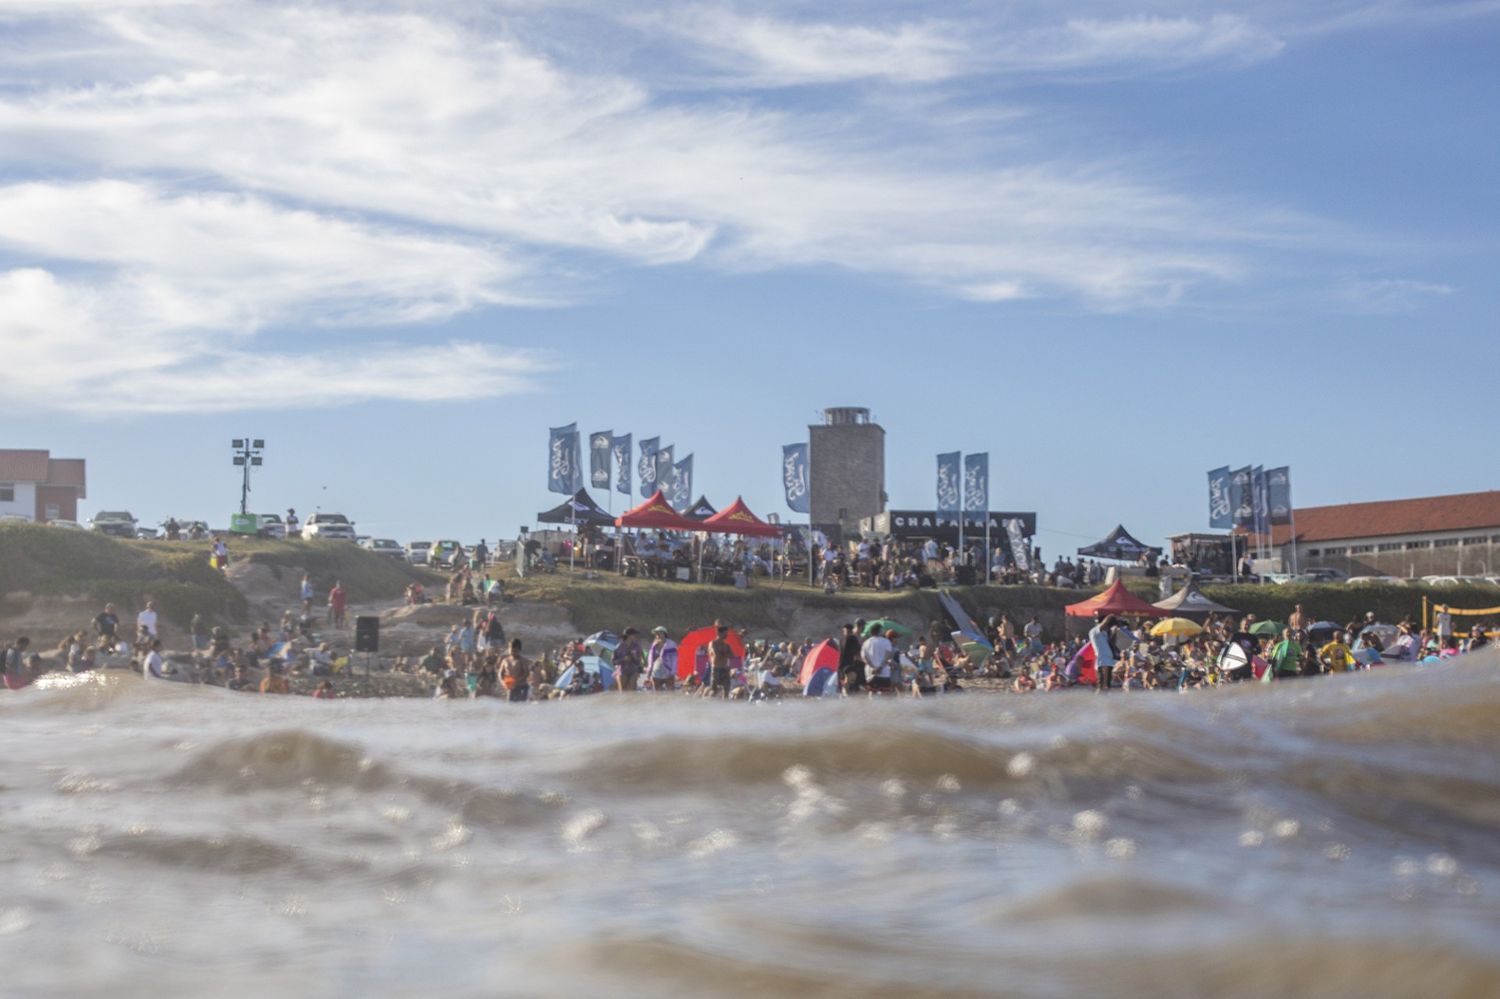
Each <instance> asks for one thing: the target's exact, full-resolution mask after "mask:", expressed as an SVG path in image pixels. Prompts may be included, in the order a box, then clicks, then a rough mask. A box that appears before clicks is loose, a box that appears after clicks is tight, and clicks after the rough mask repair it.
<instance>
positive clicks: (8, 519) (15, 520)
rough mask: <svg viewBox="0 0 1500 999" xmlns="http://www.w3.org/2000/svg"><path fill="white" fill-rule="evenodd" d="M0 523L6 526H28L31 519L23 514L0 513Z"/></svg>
mask: <svg viewBox="0 0 1500 999" xmlns="http://www.w3.org/2000/svg"><path fill="white" fill-rule="evenodd" d="M0 522H3V523H7V524H29V523H31V518H30V517H28V516H26V515H25V514H24V513H0Z"/></svg>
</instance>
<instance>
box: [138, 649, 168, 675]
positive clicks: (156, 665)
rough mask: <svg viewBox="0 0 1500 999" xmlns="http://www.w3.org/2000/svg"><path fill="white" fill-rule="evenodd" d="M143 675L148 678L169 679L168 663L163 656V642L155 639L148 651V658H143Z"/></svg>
mask: <svg viewBox="0 0 1500 999" xmlns="http://www.w3.org/2000/svg"><path fill="white" fill-rule="evenodd" d="M141 677H142V678H144V679H146V680H165V679H167V664H166V661H165V660H164V659H162V657H161V642H160V641H159V640H157V641H153V642H152V643H151V645H150V646H149V651H147V653H146V658H145V659H143V660H141Z"/></svg>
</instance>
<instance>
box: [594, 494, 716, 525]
mask: <svg viewBox="0 0 1500 999" xmlns="http://www.w3.org/2000/svg"><path fill="white" fill-rule="evenodd" d="M615 526H616V527H644V528H646V529H648V530H657V531H701V530H703V525H702V524H700V523H699V522H698V521H696V520H688V519H687V518H686V517H684V516H683V515H682V514H680V513H678V512H677V511H676V510H674V509H672V504H670V503H668V502H667V498H666V497H665V496H663V495H662V494H661V490H660V489H658V490H657V491H656V492H654V493H652V494H651V498H650V499H648V500H647V501H646V502H644V503H642V504H641V505H640V506H634V507H631V508H630V509H629V510H626V511H625V512H624V513H622V514H620V515H619V516H618V517H616V518H615Z"/></svg>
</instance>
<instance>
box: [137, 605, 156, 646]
mask: <svg viewBox="0 0 1500 999" xmlns="http://www.w3.org/2000/svg"><path fill="white" fill-rule="evenodd" d="M135 629H136V631H137V632H138V633H139V634H140V636H141V637H142V638H143V639H145V640H147V641H148V642H149V641H150V640H151V639H154V638H156V637H157V634H156V601H154V600H147V601H146V609H145V610H143V611H141V612H140V613H139V614H137V615H136V616H135Z"/></svg>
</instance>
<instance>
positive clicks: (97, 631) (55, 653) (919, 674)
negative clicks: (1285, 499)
mask: <svg viewBox="0 0 1500 999" xmlns="http://www.w3.org/2000/svg"><path fill="white" fill-rule="evenodd" d="M930 554H933V551H932V549H931V548H929V547H927V546H922V547H919V548H916V549H915V550H912V549H909V548H906V547H904V546H897V547H896V548H894V549H892V548H890V547H887V546H873V545H872V546H870V547H869V548H868V549H865V548H863V547H857V548H854V549H851V551H850V555H851V556H852V558H851V560H850V562H851V564H852V566H853V569H854V572H855V573H856V575H857V581H858V582H860V583H863V584H865V585H870V584H871V581H873V580H878V579H879V578H880V577H881V575H882V573H885V572H888V571H891V570H892V569H893V568H894V567H896V566H901V567H902V570H901V571H903V572H906V571H910V570H911V568H912V563H915V564H916V565H917V566H920V567H921V568H922V569H923V570H925V571H931V567H932V565H933V561H934V560H932V559H929V558H928V557H927V556H928V555H930ZM954 554H955V553H953V552H952V551H947V552H944V551H943V550H942V549H941V548H939V549H938V550H937V552H936V560H937V561H943V560H946V559H951V558H953V557H954ZM825 565H826V566H827V568H826V570H825V571H826V572H834V573H837V572H847V571H849V567H848V566H842V567H841V566H840V559H839V558H837V557H835V558H833V559H829V560H827V561H826V563H825ZM1070 567H1071V568H1072V569H1073V570H1074V571H1079V572H1082V573H1084V574H1085V576H1086V575H1087V573H1088V572H1090V571H1092V566H1091V565H1090V564H1088V563H1080V564H1078V565H1076V566H1071V564H1070V565H1069V566H1064V567H1063V570H1060V571H1066V570H1067V569H1068V568H1070ZM1049 575H1050V573H1049ZM490 582H492V581H491V580H490V579H489V577H488V576H484V577H482V580H481V585H480V587H479V588H478V589H480V590H482V591H483V592H484V593H485V599H483V600H481V599H480V598H479V596H478V593H477V592H475V590H476V588H475V586H474V580H473V578H472V570H470V569H469V568H468V567H467V566H465V565H459V566H457V567H456V568H455V569H454V571H453V575H452V577H451V578H450V581H449V585H448V588H447V594H446V596H447V599H448V601H449V603H451V604H454V605H459V606H464V607H467V608H469V609H468V611H467V612H466V616H465V617H464V618H463V619H462V620H461V621H460V622H458V623H456V624H453V625H452V627H451V628H450V629H449V631H448V633H447V635H446V636H444V638H443V639H442V640H441V641H440V642H437V643H435V644H434V645H433V646H432V647H431V648H430V649H429V650H428V651H427V652H426V653H425V654H423V655H420V656H411V657H398V658H396V659H395V660H394V661H393V662H391V663H388V664H386V666H385V667H383V668H386V669H390V670H393V671H394V672H396V673H404V674H408V675H410V676H415V677H420V678H426V679H427V681H428V682H430V683H431V684H432V690H433V694H434V696H435V697H438V698H442V699H452V698H460V697H470V698H482V697H499V698H505V699H508V700H511V701H526V700H540V699H559V698H564V697H577V696H585V695H589V694H595V693H604V692H606V691H617V692H621V693H631V692H637V691H646V692H651V693H656V694H665V693H670V692H681V693H684V694H687V695H689V696H703V697H715V696H718V697H724V698H729V699H748V700H761V699H766V698H772V697H781V696H786V695H788V694H797V695H802V694H805V693H816V694H817V695H818V696H833V695H842V696H856V695H858V696H864V695H869V696H887V695H897V694H910V695H912V696H917V697H925V696H930V695H934V694H939V693H953V692H958V691H961V690H963V689H965V687H964V685H965V683H966V682H969V681H974V680H983V681H989V683H988V685H989V686H998V687H1000V688H1001V689H1006V690H1010V691H1012V692H1014V693H1018V694H1027V693H1031V692H1034V691H1053V690H1062V689H1069V688H1076V687H1080V686H1092V687H1094V688H1095V689H1098V690H1101V691H1102V690H1108V689H1110V688H1120V689H1122V690H1127V691H1134V690H1160V689H1174V690H1192V689H1197V688H1211V687H1216V686H1219V685H1223V684H1232V683H1237V682H1241V681H1245V680H1252V679H1259V680H1263V681H1274V680H1288V679H1293V678H1305V677H1313V676H1320V675H1326V674H1329V673H1341V672H1347V671H1352V670H1360V669H1370V668H1373V667H1377V666H1380V665H1383V664H1385V663H1387V662H1393V661H1394V662H1409V663H1421V662H1429V661H1440V660H1441V659H1443V658H1447V657H1451V656H1454V655H1457V654H1461V653H1464V652H1470V651H1474V650H1476V649H1479V648H1483V647H1485V646H1486V645H1488V644H1489V642H1490V637H1489V636H1490V633H1491V628H1490V627H1489V626H1488V625H1487V624H1485V623H1482V622H1481V623H1478V624H1476V625H1475V626H1474V627H1472V628H1471V629H1470V630H1469V632H1468V634H1467V635H1461V634H1460V632H1459V631H1458V630H1457V629H1456V628H1455V626H1454V620H1453V615H1452V613H1451V612H1450V611H1449V609H1448V608H1446V607H1443V606H1441V605H1440V606H1439V607H1438V608H1437V613H1436V615H1435V617H1434V620H1433V622H1432V626H1431V628H1430V629H1424V628H1422V627H1419V626H1418V625H1417V624H1416V623H1415V622H1413V621H1410V620H1404V621H1400V622H1398V623H1396V624H1394V625H1392V624H1386V623H1382V622H1380V621H1377V620H1376V618H1375V614H1374V613H1373V612H1368V613H1366V614H1365V615H1364V617H1363V618H1361V619H1358V620H1352V621H1349V622H1347V623H1346V624H1345V625H1343V626H1337V625H1332V624H1330V623H1328V622H1315V620H1314V619H1313V618H1312V617H1311V616H1310V615H1308V614H1307V613H1306V612H1305V611H1304V609H1303V607H1302V605H1300V604H1298V605H1297V606H1296V607H1295V608H1294V610H1293V611H1292V613H1291V614H1290V615H1289V617H1288V620H1287V621H1286V623H1285V625H1284V626H1281V625H1276V624H1274V623H1273V622H1261V621H1257V619H1256V616H1255V615H1254V614H1246V615H1243V616H1240V617H1235V616H1229V615H1217V616H1215V615H1210V616H1209V617H1208V618H1207V620H1206V621H1205V622H1204V623H1203V626H1202V629H1201V631H1199V632H1197V633H1195V634H1191V635H1182V634H1179V633H1170V632H1168V633H1161V634H1154V633H1153V630H1152V628H1151V622H1150V621H1144V622H1138V623H1137V622H1131V621H1129V620H1126V619H1124V618H1120V617H1114V616H1100V617H1098V618H1097V619H1096V620H1095V621H1094V622H1093V626H1092V627H1091V628H1090V629H1088V631H1087V633H1086V634H1077V635H1073V636H1071V637H1069V636H1065V635H1051V636H1049V635H1047V634H1046V633H1045V629H1044V627H1043V625H1042V623H1041V621H1040V619H1039V618H1038V617H1037V616H1032V617H1031V618H1030V619H1029V620H1027V621H1026V622H1025V623H1024V624H1018V623H1017V622H1015V621H1012V620H1011V618H1010V617H1009V616H1008V615H1004V614H999V615H996V616H993V617H991V618H989V619H988V622H987V624H986V626H985V627H984V628H982V629H981V631H982V632H983V635H982V638H983V640H982V641H974V640H972V638H971V640H961V639H960V637H959V636H960V633H959V632H956V631H953V630H952V629H951V628H950V627H949V626H948V625H947V624H945V623H942V622H938V621H933V622H930V623H929V625H928V626H927V627H926V628H925V629H924V630H922V631H919V632H913V631H910V630H908V629H906V628H904V627H902V626H900V625H896V624H894V623H892V622H873V623H868V624H867V623H866V622H865V621H864V620H858V621H854V622H852V623H849V624H845V625H844V626H843V627H842V629H841V631H840V633H839V634H835V635H829V636H825V637H826V639H827V640H828V641H829V642H831V643H832V644H833V646H834V647H835V648H837V649H838V664H837V668H836V670H835V671H834V672H833V675H832V677H831V678H829V679H828V680H827V681H826V682H824V683H822V684H819V685H818V687H817V689H816V690H815V691H813V690H810V689H806V688H804V685H803V683H802V682H801V674H802V672H803V671H802V665H803V663H804V661H805V660H806V659H807V657H808V656H809V655H810V654H812V653H813V652H814V650H816V649H817V648H818V646H820V645H821V644H822V640H820V639H816V638H812V637H809V638H806V639H803V640H802V641H801V642H777V641H771V640H765V639H753V638H752V637H751V636H750V635H748V634H745V633H744V632H743V631H736V630H734V629H731V628H730V626H729V625H727V624H723V623H722V622H720V623H716V626H715V627H716V629H717V630H716V634H715V637H714V638H713V640H711V641H709V642H708V643H707V645H706V648H705V652H704V655H703V656H702V659H701V661H695V662H694V663H692V664H691V665H690V668H687V669H683V670H681V671H679V665H680V664H679V662H678V644H677V642H676V641H675V640H674V639H673V638H672V636H671V635H670V634H669V632H668V630H667V629H666V628H665V627H662V626H657V627H655V628H654V629H652V631H651V633H650V637H649V638H645V637H643V636H642V634H641V633H640V632H639V631H638V629H637V628H635V627H633V626H631V627H626V628H625V629H623V631H622V632H620V633H619V635H614V634H612V633H608V632H605V633H600V634H599V635H596V636H594V638H593V639H585V638H582V637H580V638H578V639H576V640H573V641H570V642H567V643H564V644H563V645H561V646H560V647H557V648H554V649H551V650H547V651H545V652H543V654H541V655H539V656H535V657H530V656H528V655H527V653H526V650H525V649H524V647H523V643H522V640H521V639H520V638H518V637H512V636H508V635H507V634H506V630H505V627H504V625H503V623H502V622H501V618H500V613H499V611H500V608H499V603H500V594H501V590H500V587H499V586H498V585H495V586H493V587H492V586H490V585H488V584H489V583H490ZM296 596H297V601H296V604H295V605H294V606H292V607H288V608H287V609H286V611H285V612H284V613H283V614H282V616H281V619H280V621H279V622H278V623H277V624H276V625H275V626H273V625H271V624H270V623H264V624H261V625H259V626H257V627H254V628H252V629H250V630H249V632H248V633H246V634H242V635H240V636H238V637H236V636H234V635H232V634H231V632H230V630H229V629H228V628H226V627H225V626H224V625H222V624H216V625H212V626H210V625H209V623H208V622H207V621H206V620H205V618H204V617H203V615H201V614H195V615H194V616H193V618H192V620H191V622H190V624H189V626H188V629H187V637H188V639H189V641H190V645H191V648H190V649H188V650H179V651H177V652H174V653H171V654H168V653H167V652H166V651H165V650H164V648H163V645H162V640H161V634H160V618H159V615H158V610H157V606H156V602H155V601H154V600H149V599H148V600H147V601H146V602H145V604H144V606H143V608H142V609H141V611H140V612H139V613H138V614H137V615H136V617H135V622H134V623H135V627H134V630H133V631H131V630H129V629H128V626H127V624H126V623H125V622H124V621H122V618H121V615H120V614H119V612H118V611H117V609H116V606H115V605H114V604H113V603H109V604H106V605H105V606H104V608H103V610H101V611H100V612H99V613H98V614H97V615H95V617H94V618H93V619H92V621H91V622H90V623H89V626H88V627H87V628H85V629H80V630H78V631H76V632H74V633H72V634H70V635H68V636H67V637H66V638H64V639H63V640H62V641H61V642H60V643H59V644H58V646H57V647H56V648H55V649H53V650H49V653H50V654H48V655H43V654H42V653H41V652H39V651H38V650H35V649H33V648H32V647H31V642H30V641H29V640H28V639H27V638H25V637H20V638H18V639H17V640H16V641H14V642H13V643H12V644H11V645H10V646H9V647H7V648H6V649H5V656H4V670H3V674H4V682H5V685H6V686H7V687H10V688H12V689H16V688H19V687H23V686H26V685H27V684H29V683H30V682H32V681H33V680H34V679H35V678H36V677H37V676H38V675H39V674H40V673H42V672H44V671H47V670H49V669H55V670H59V671H67V672H74V673H81V672H85V671H88V670H91V669H96V668H108V667H126V666H128V667H129V668H132V669H134V670H135V671H137V672H139V673H140V674H141V675H142V676H143V677H145V678H148V679H163V680H179V681H189V682H202V683H211V684H218V685H222V686H224V687H227V688H229V689H231V690H237V691H250V690H253V691H259V692H261V693H282V694H285V693H290V692H291V691H292V689H293V687H292V683H291V679H292V678H293V677H299V676H300V677H306V678H308V679H309V680H310V681H316V683H317V686H316V689H315V690H314V691H313V696H316V697H333V696H336V695H337V694H338V692H339V684H336V683H335V682H334V681H335V680H336V679H338V678H340V677H347V676H350V675H352V671H350V670H349V665H350V660H351V654H350V652H349V650H348V649H347V648H346V647H345V646H342V645H340V644H339V643H338V641H337V639H338V638H339V636H341V635H342V634H343V633H344V632H345V630H346V629H347V625H348V620H347V612H348V594H347V591H346V590H345V588H344V586H343V583H342V581H339V580H334V581H333V584H332V586H331V587H330V588H329V589H328V590H327V592H326V595H325V596H324V597H323V599H322V600H321V601H320V600H319V596H318V591H317V588H315V586H314V584H313V581H312V579H311V577H310V576H308V575H307V574H303V575H302V577H301V579H300V580H299V582H298V589H297V591H296ZM424 599H425V597H424V596H423V595H421V594H420V593H418V594H416V595H415V599H414V595H413V594H412V593H411V592H410V591H409V592H408V602H421V601H422V600H424ZM325 628H326V629H328V631H327V632H326V633H325V631H324V629H325ZM1158 630H1159V629H1158ZM736 646H738V647H740V648H743V649H744V653H743V654H740V653H738V652H737V651H736ZM601 664H602V665H603V666H604V667H605V668H600V666H601ZM302 686H304V688H305V686H306V684H303V685H302Z"/></svg>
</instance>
